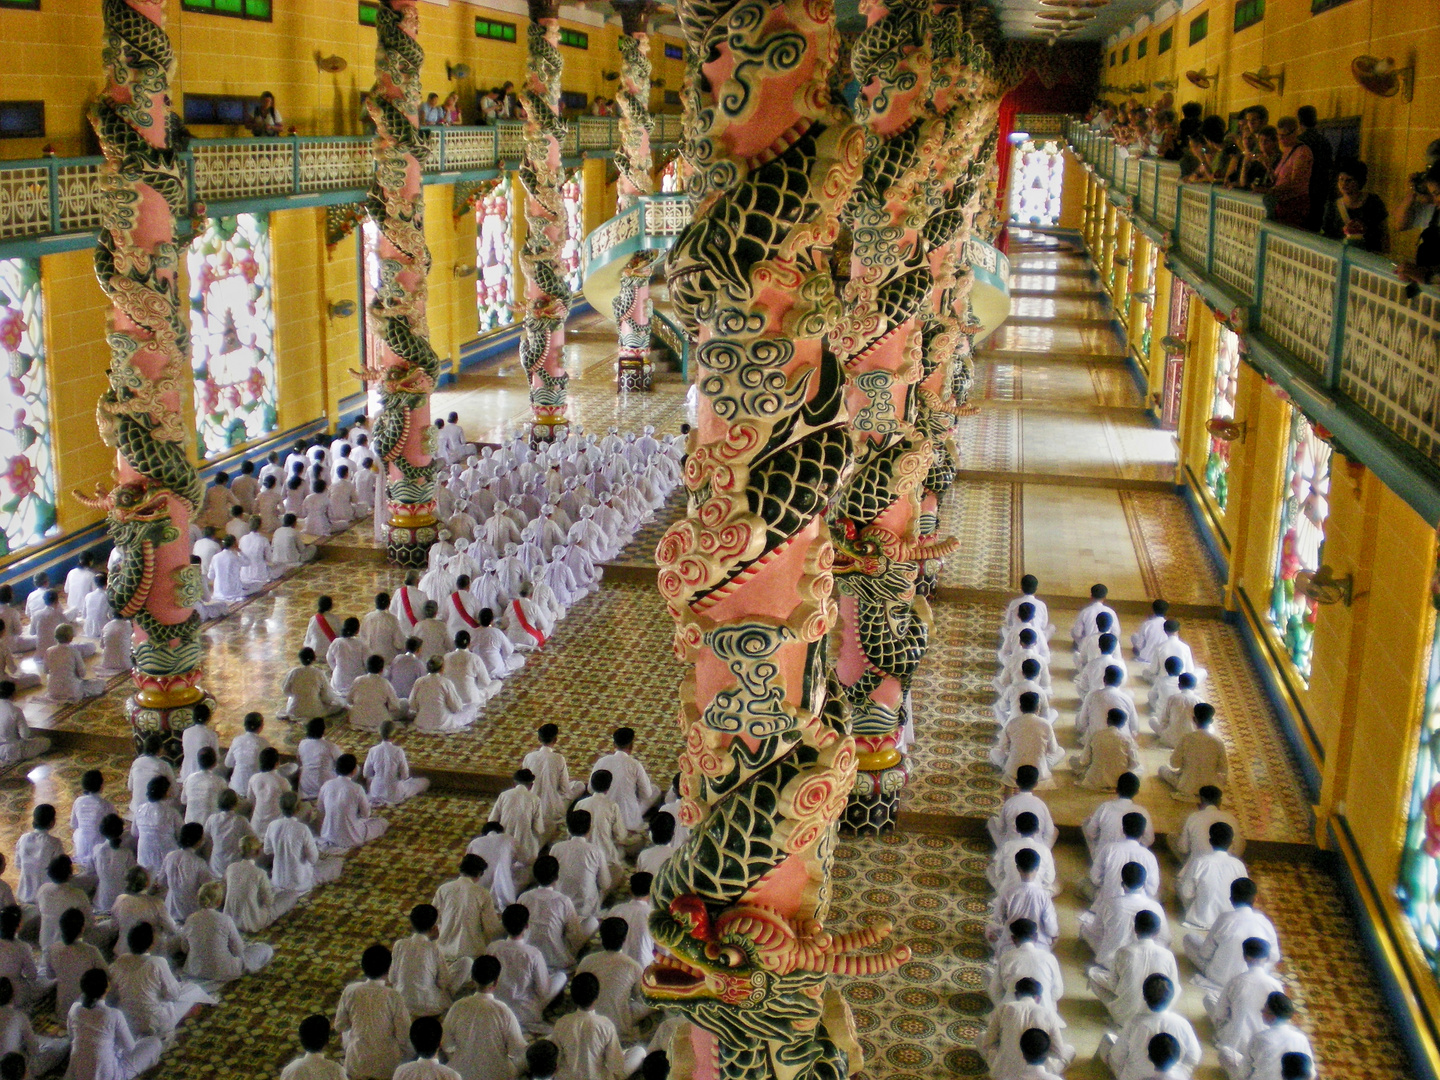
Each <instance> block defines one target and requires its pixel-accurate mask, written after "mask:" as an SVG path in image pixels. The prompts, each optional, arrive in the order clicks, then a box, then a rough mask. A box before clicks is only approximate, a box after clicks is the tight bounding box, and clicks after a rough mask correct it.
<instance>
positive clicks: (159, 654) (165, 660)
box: [76, 0, 205, 745]
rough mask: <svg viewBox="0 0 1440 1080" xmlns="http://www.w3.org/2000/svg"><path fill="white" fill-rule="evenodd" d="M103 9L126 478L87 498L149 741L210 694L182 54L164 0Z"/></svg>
mask: <svg viewBox="0 0 1440 1080" xmlns="http://www.w3.org/2000/svg"><path fill="white" fill-rule="evenodd" d="M101 12H102V19H103V35H104V37H103V40H104V46H103V51H102V65H103V69H104V88H103V89H102V91H101V93H100V97H99V99H98V100H97V101H96V103H95V105H94V106H93V107H92V108H91V111H90V122H91V125H92V126H93V127H94V129H95V133H96V135H97V136H98V137H99V141H100V147H101V152H102V153H103V154H104V155H105V167H104V171H103V178H102V185H103V190H102V194H101V200H100V205H101V228H100V235H99V238H98V240H97V242H96V248H95V276H96V278H97V279H98V280H99V283H100V288H101V289H102V290H103V291H104V293H105V295H106V297H108V298H109V300H110V303H111V305H112V307H111V314H110V326H109V332H108V333H107V335H106V340H107V343H108V345H109V346H110V354H111V358H110V367H109V382H110V386H109V389H107V390H106V391H105V393H103V394H102V395H101V397H100V400H99V402H98V403H97V406H96V421H97V423H98V426H99V431H100V438H101V440H102V441H103V442H104V443H105V445H106V446H109V447H112V448H113V449H114V450H115V480H116V483H115V486H114V487H113V488H112V489H110V490H109V491H106V490H104V489H99V490H97V491H96V492H95V493H94V495H93V496H86V495H81V494H80V493H79V492H77V493H76V497H77V498H78V499H80V501H81V502H83V503H85V504H86V505H89V506H93V507H98V508H102V509H104V510H105V512H106V517H107V520H108V525H109V532H110V537H111V539H112V540H113V541H114V544H115V546H116V548H117V549H118V550H119V551H120V554H121V562H120V565H119V567H118V569H117V570H116V572H115V573H114V574H112V575H111V577H110V581H109V584H108V585H107V590H106V591H107V595H108V597H109V600H110V603H111V604H112V605H113V606H114V607H115V610H116V611H120V612H124V613H125V615H126V617H127V618H130V619H132V620H133V622H134V625H135V645H134V651H133V660H132V663H133V670H132V677H133V679H134V682H135V686H136V693H135V695H134V697H132V698H131V699H130V702H129V712H130V718H131V722H132V724H133V726H134V728H135V731H136V735H137V739H138V738H140V737H142V736H144V735H145V734H148V733H151V732H156V731H158V732H162V733H165V734H167V735H174V736H178V735H179V732H180V731H181V730H182V729H183V728H184V727H187V726H189V724H190V722H191V718H192V717H193V707H194V706H195V705H196V704H197V703H199V702H200V701H202V700H204V699H205V693H204V691H203V690H202V689H201V688H200V686H199V681H200V677H201V675H202V671H203V669H202V661H203V655H204V651H203V644H202V642H201V638H200V617H199V616H198V615H197V614H196V613H195V610H194V602H195V600H196V599H197V598H198V596H199V594H200V587H201V582H200V578H199V575H198V574H197V573H196V571H195V570H194V569H193V568H192V567H191V566H190V539H189V535H188V533H189V523H190V517H191V516H192V515H193V514H194V513H195V511H196V510H197V509H198V507H199V505H200V501H201V496H202V494H203V490H204V488H203V485H202V484H201V482H200V479H199V477H198V475H197V474H196V471H195V468H194V466H192V465H191V464H190V461H189V458H188V457H187V456H186V452H185V440H186V439H189V438H193V437H194V427H193V424H191V423H189V422H187V421H188V416H187V408H188V404H189V402H188V399H187V397H186V396H185V394H184V393H183V389H182V388H183V385H184V382H185V380H187V379H188V378H189V377H190V370H189V369H190V335H189V332H188V330H187V329H186V324H185V320H186V317H187V315H186V311H187V303H186V301H185V298H184V297H183V295H182V293H181V291H180V287H179V274H178V262H179V247H178V245H177V244H176V241H175V217H176V215H178V214H188V213H189V207H188V204H187V202H186V195H185V183H184V179H183V176H182V173H181V167H180V163H179V161H178V160H177V158H176V154H175V149H174V146H173V144H172V135H173V132H174V129H175V126H176V123H177V118H176V117H175V116H174V115H173V114H172V113H171V112H170V111H169V101H170V97H169V93H170V89H169V88H170V80H171V78H172V76H173V75H174V71H175V57H174V53H173V51H172V49H171V45H170V38H169V36H168V35H167V34H166V33H165V6H164V5H163V4H161V3H156V2H151V0H133V2H127V0H102V3H101ZM177 745H178V744H177Z"/></svg>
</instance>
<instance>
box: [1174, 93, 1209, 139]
mask: <svg viewBox="0 0 1440 1080" xmlns="http://www.w3.org/2000/svg"><path fill="white" fill-rule="evenodd" d="M1204 111H1205V110H1204V109H1202V108H1201V107H1200V102H1198V101H1187V102H1186V103H1185V104H1184V105H1181V106H1180V142H1181V144H1182V145H1184V144H1186V143H1188V142H1189V140H1190V139H1192V138H1193V137H1195V136H1196V135H1199V134H1200V125H1201V124H1202V123H1203V121H1202V120H1201V119H1200V117H1201V116H1202V115H1203V114H1204Z"/></svg>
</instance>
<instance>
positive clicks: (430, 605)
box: [415, 600, 451, 660]
mask: <svg viewBox="0 0 1440 1080" xmlns="http://www.w3.org/2000/svg"><path fill="white" fill-rule="evenodd" d="M439 611H440V605H439V604H437V603H436V602H435V601H434V600H426V601H425V617H424V618H423V619H421V620H420V621H419V622H418V623H416V624H415V637H417V638H419V639H420V659H422V660H429V659H430V658H431V657H432V656H444V655H445V654H446V653H447V652H449V651H450V641H451V637H450V632H449V631H448V630H446V628H445V621H444V620H443V619H440V618H438V617H437V616H438V614H439Z"/></svg>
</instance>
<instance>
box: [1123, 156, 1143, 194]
mask: <svg viewBox="0 0 1440 1080" xmlns="http://www.w3.org/2000/svg"><path fill="white" fill-rule="evenodd" d="M1119 167H1120V190H1121V191H1123V192H1125V193H1126V194H1127V195H1135V194H1137V193H1138V192H1139V191H1140V159H1139V158H1138V157H1136V156H1135V155H1134V154H1126V155H1125V157H1124V158H1122V159H1121V160H1120V162H1119Z"/></svg>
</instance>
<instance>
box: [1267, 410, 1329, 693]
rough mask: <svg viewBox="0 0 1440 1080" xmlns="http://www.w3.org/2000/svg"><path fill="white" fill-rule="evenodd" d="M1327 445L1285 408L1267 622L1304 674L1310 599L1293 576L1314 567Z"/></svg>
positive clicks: (1325, 501) (1321, 535) (1324, 505)
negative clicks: (1286, 440) (1282, 472)
mask: <svg viewBox="0 0 1440 1080" xmlns="http://www.w3.org/2000/svg"><path fill="white" fill-rule="evenodd" d="M1332 454H1333V451H1332V450H1331V448H1330V444H1329V443H1327V442H1325V441H1324V440H1323V439H1321V438H1320V436H1319V434H1317V433H1316V431H1315V426H1314V425H1313V424H1312V423H1311V422H1310V421H1309V420H1308V419H1307V418H1306V417H1305V414H1304V413H1302V412H1301V411H1300V410H1299V409H1295V408H1292V409H1291V410H1290V440H1289V443H1288V444H1287V445H1286V448H1285V485H1284V487H1283V488H1281V490H1280V528H1279V530H1278V533H1277V536H1276V542H1275V584H1274V586H1273V588H1272V589H1271V592H1270V621H1271V622H1272V623H1273V624H1274V625H1275V629H1276V630H1277V631H1279V633H1280V639H1281V641H1283V642H1284V644H1285V651H1286V652H1287V653H1289V655H1290V660H1291V662H1292V663H1293V664H1294V665H1295V670H1296V671H1298V672H1299V673H1300V676H1301V678H1304V679H1309V678H1310V650H1311V647H1312V645H1313V644H1314V639H1315V611H1316V604H1315V601H1313V600H1310V599H1308V598H1306V597H1304V596H1300V595H1297V594H1296V592H1295V575H1296V574H1298V573H1300V571H1302V570H1310V571H1314V570H1318V569H1320V553H1321V550H1322V549H1323V548H1324V546H1325V519H1326V518H1327V517H1329V516H1330V458H1331V456H1332Z"/></svg>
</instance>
